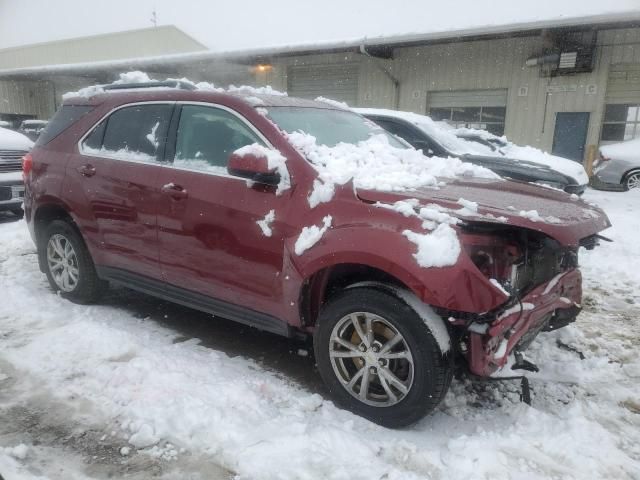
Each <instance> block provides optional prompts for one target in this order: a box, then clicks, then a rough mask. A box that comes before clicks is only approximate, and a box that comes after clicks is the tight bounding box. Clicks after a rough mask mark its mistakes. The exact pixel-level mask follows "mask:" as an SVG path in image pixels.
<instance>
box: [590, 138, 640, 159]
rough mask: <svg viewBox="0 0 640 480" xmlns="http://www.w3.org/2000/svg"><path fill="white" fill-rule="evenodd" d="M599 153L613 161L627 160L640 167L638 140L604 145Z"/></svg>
mask: <svg viewBox="0 0 640 480" xmlns="http://www.w3.org/2000/svg"><path fill="white" fill-rule="evenodd" d="M600 151H601V152H602V154H603V155H604V156H605V157H609V158H611V159H613V160H627V161H630V162H637V163H638V165H640V138H636V139H634V140H629V141H627V142H621V143H612V144H610V145H604V146H602V147H600Z"/></svg>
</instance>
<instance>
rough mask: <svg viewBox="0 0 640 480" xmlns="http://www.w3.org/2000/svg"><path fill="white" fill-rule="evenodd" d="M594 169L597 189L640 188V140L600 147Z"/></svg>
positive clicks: (594, 181) (594, 183)
mask: <svg viewBox="0 0 640 480" xmlns="http://www.w3.org/2000/svg"><path fill="white" fill-rule="evenodd" d="M593 167H594V168H593V179H592V184H593V186H594V187H595V188H602V189H611V190H631V189H634V188H640V138H636V139H634V140H629V141H628V142H622V143H612V144H611V145H604V146H602V147H600V155H599V156H598V158H597V160H596V162H595V163H594V165H593Z"/></svg>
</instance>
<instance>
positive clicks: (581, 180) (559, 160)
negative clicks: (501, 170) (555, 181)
mask: <svg viewBox="0 0 640 480" xmlns="http://www.w3.org/2000/svg"><path fill="white" fill-rule="evenodd" d="M449 128H452V127H451V126H449ZM453 132H454V133H455V134H457V135H462V136H464V135H471V136H476V137H479V138H482V139H484V140H487V141H494V142H495V141H497V142H499V143H502V144H504V145H503V146H501V147H499V148H498V149H497V150H494V151H491V153H490V155H491V156H494V157H507V158H510V159H513V160H524V161H527V162H532V163H537V164H539V165H544V166H547V167H549V168H552V169H554V170H556V171H558V172H560V173H562V174H564V175H567V176H569V177H571V178H573V179H575V180H576V182H578V184H579V185H586V184H587V183H589V176H588V175H587V172H586V170H585V169H584V167H583V166H582V165H581V164H580V163H578V162H575V161H573V160H569V159H568V158H564V157H559V156H557V155H551V154H549V153H547V152H544V151H542V150H540V149H539V148H535V147H531V146H521V145H516V144H515V143H513V142H510V141H509V140H508V139H507V137H505V136H504V135H503V136H502V137H499V136H497V135H494V134H492V133H490V132H487V131H486V130H478V129H475V128H456V129H454V130H453ZM469 143H475V142H469Z"/></svg>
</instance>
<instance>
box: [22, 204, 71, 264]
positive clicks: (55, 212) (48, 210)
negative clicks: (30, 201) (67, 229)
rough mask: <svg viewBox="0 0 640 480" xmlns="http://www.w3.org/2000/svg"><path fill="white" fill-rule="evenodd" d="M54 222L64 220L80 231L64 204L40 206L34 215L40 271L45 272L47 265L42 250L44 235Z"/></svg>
mask: <svg viewBox="0 0 640 480" xmlns="http://www.w3.org/2000/svg"><path fill="white" fill-rule="evenodd" d="M54 220H64V221H66V222H68V223H69V224H70V225H71V226H73V227H74V228H75V229H76V230H78V231H79V229H78V225H77V223H76V221H75V219H74V218H73V215H72V214H71V212H70V209H69V208H68V207H67V206H66V205H65V204H64V203H62V202H59V201H50V202H46V203H42V204H41V205H39V206H38V207H37V208H36V210H35V211H34V213H33V235H34V240H35V243H36V247H37V250H38V266H39V267H40V271H41V272H44V271H45V265H44V261H45V259H44V258H43V249H42V248H40V246H41V245H40V244H41V242H42V235H43V233H44V231H45V229H46V228H47V225H49V224H50V223H51V222H52V221H54Z"/></svg>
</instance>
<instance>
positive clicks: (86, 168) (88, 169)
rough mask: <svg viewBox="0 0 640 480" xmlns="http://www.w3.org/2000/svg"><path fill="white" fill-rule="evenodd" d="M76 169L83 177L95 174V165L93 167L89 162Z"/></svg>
mask: <svg viewBox="0 0 640 480" xmlns="http://www.w3.org/2000/svg"><path fill="white" fill-rule="evenodd" d="M78 171H79V172H80V175H82V176H83V177H93V176H94V175H95V174H96V167H94V166H93V165H91V164H90V163H87V164H86V165H82V166H81V167H80V168H78Z"/></svg>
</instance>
